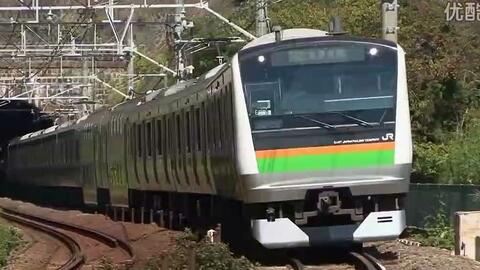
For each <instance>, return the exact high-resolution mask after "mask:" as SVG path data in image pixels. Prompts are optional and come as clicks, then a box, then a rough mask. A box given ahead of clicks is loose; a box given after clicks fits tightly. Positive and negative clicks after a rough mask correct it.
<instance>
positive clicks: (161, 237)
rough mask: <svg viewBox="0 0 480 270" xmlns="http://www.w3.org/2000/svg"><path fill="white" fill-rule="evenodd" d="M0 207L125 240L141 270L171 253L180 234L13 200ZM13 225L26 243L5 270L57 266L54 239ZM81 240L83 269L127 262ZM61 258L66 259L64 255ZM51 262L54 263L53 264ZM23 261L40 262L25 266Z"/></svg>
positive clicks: (153, 225)
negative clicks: (85, 257) (20, 232)
mask: <svg viewBox="0 0 480 270" xmlns="http://www.w3.org/2000/svg"><path fill="white" fill-rule="evenodd" d="M0 206H2V207H5V206H6V207H13V208H15V209H18V210H20V211H22V212H27V213H35V215H37V216H41V217H46V218H51V219H54V220H61V221H64V222H68V223H73V224H77V225H82V226H85V227H89V228H95V229H97V230H99V231H102V232H104V233H106V234H109V235H112V236H115V237H118V238H120V239H124V240H127V241H128V242H129V243H130V244H131V246H132V247H133V250H134V253H135V258H134V264H133V267H132V268H133V269H142V268H144V266H145V265H146V264H147V262H148V261H149V260H150V259H151V258H158V257H160V256H162V255H164V254H166V253H167V252H168V251H169V250H172V249H173V247H174V246H175V238H176V237H177V235H178V234H179V232H175V231H170V230H167V229H164V228H160V227H158V226H157V225H156V224H132V223H123V222H115V221H113V220H111V219H110V218H108V217H106V216H104V215H101V214H85V213H82V212H80V211H60V210H53V209H50V208H43V207H39V206H35V205H33V204H30V203H23V202H17V201H12V200H10V199H3V198H2V199H0ZM4 222H5V221H4ZM15 226H16V227H18V228H19V229H20V230H21V231H22V234H23V239H24V240H25V242H26V244H25V245H23V247H22V248H19V249H18V250H17V251H15V253H14V256H12V260H11V263H10V264H9V268H8V269H15V270H17V269H18V270H21V269H25V270H27V269H28V270H29V269H33V268H32V265H37V266H38V267H36V268H35V269H49V265H57V264H58V263H59V259H57V257H58V256H52V252H53V254H55V252H54V251H55V250H57V249H58V250H61V249H60V246H61V244H60V243H58V242H57V241H56V240H55V239H51V237H49V236H48V235H43V234H40V233H38V232H36V231H34V230H31V229H29V228H28V227H24V226H19V225H17V224H15ZM81 241H83V243H84V245H83V246H85V254H86V255H87V258H88V260H87V264H86V265H85V267H86V269H92V268H93V269H95V268H97V267H98V266H99V265H100V264H101V262H102V260H104V259H105V258H107V259H109V260H111V261H112V262H113V263H114V264H116V265H121V264H122V263H123V262H124V261H125V259H126V258H125V256H123V258H122V256H118V254H117V255H115V254H114V251H112V250H111V249H108V248H106V247H105V246H104V245H100V244H95V242H94V241H90V242H88V241H86V240H81ZM42 247H43V248H42ZM63 256H64V257H65V256H66V257H67V258H68V255H67V254H64V255H63ZM53 259H55V260H54V261H52V260H53ZM60 259H61V258H60ZM61 261H62V260H60V263H61ZM24 262H42V263H41V264H38V263H33V264H32V263H28V264H25V263H24ZM39 267H40V268H39ZM85 267H84V268H85Z"/></svg>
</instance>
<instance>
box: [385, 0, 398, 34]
mask: <svg viewBox="0 0 480 270" xmlns="http://www.w3.org/2000/svg"><path fill="white" fill-rule="evenodd" d="M398 8H399V5H398V3H397V0H393V2H391V3H390V2H384V3H383V4H382V17H383V19H382V22H383V25H382V37H383V39H386V40H390V41H393V42H397V33H398Z"/></svg>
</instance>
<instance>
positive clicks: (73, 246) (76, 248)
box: [0, 211, 85, 270]
mask: <svg viewBox="0 0 480 270" xmlns="http://www.w3.org/2000/svg"><path fill="white" fill-rule="evenodd" d="M0 215H1V216H2V217H3V218H5V219H7V220H10V221H13V222H16V223H20V224H23V225H25V226H28V227H31V228H33V229H35V230H38V231H42V232H44V233H46V234H48V235H50V236H52V237H54V238H56V239H58V240H60V241H61V242H62V243H64V244H65V245H66V246H67V247H68V249H69V250H70V252H71V254H72V256H71V257H70V259H69V260H68V261H66V262H65V263H64V264H63V265H62V266H61V267H59V268H58V269H59V270H73V269H78V268H80V267H81V265H82V264H83V263H84V262H85V255H84V254H83V252H82V250H81V247H80V245H79V244H78V243H77V242H76V241H75V239H73V238H72V237H70V236H68V235H67V234H65V233H64V232H62V231H60V230H58V229H56V228H54V227H53V226H49V225H46V224H43V223H41V222H37V221H34V220H31V219H29V218H25V217H22V216H20V215H16V214H13V213H7V212H5V211H2V212H0Z"/></svg>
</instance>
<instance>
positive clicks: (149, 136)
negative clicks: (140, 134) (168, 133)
mask: <svg viewBox="0 0 480 270" xmlns="http://www.w3.org/2000/svg"><path fill="white" fill-rule="evenodd" d="M146 132H147V136H146V137H147V144H146V145H145V147H146V148H147V154H148V156H149V157H151V156H152V122H151V121H149V122H148V123H147V130H146Z"/></svg>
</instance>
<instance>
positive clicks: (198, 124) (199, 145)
mask: <svg viewBox="0 0 480 270" xmlns="http://www.w3.org/2000/svg"><path fill="white" fill-rule="evenodd" d="M202 106H203V103H202ZM201 121H202V120H201V118H200V108H196V109H195V128H196V130H195V133H196V134H195V135H196V147H197V150H198V151H200V150H201V149H202V141H201V140H202V136H201V132H202V130H201V126H202V123H201Z"/></svg>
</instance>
